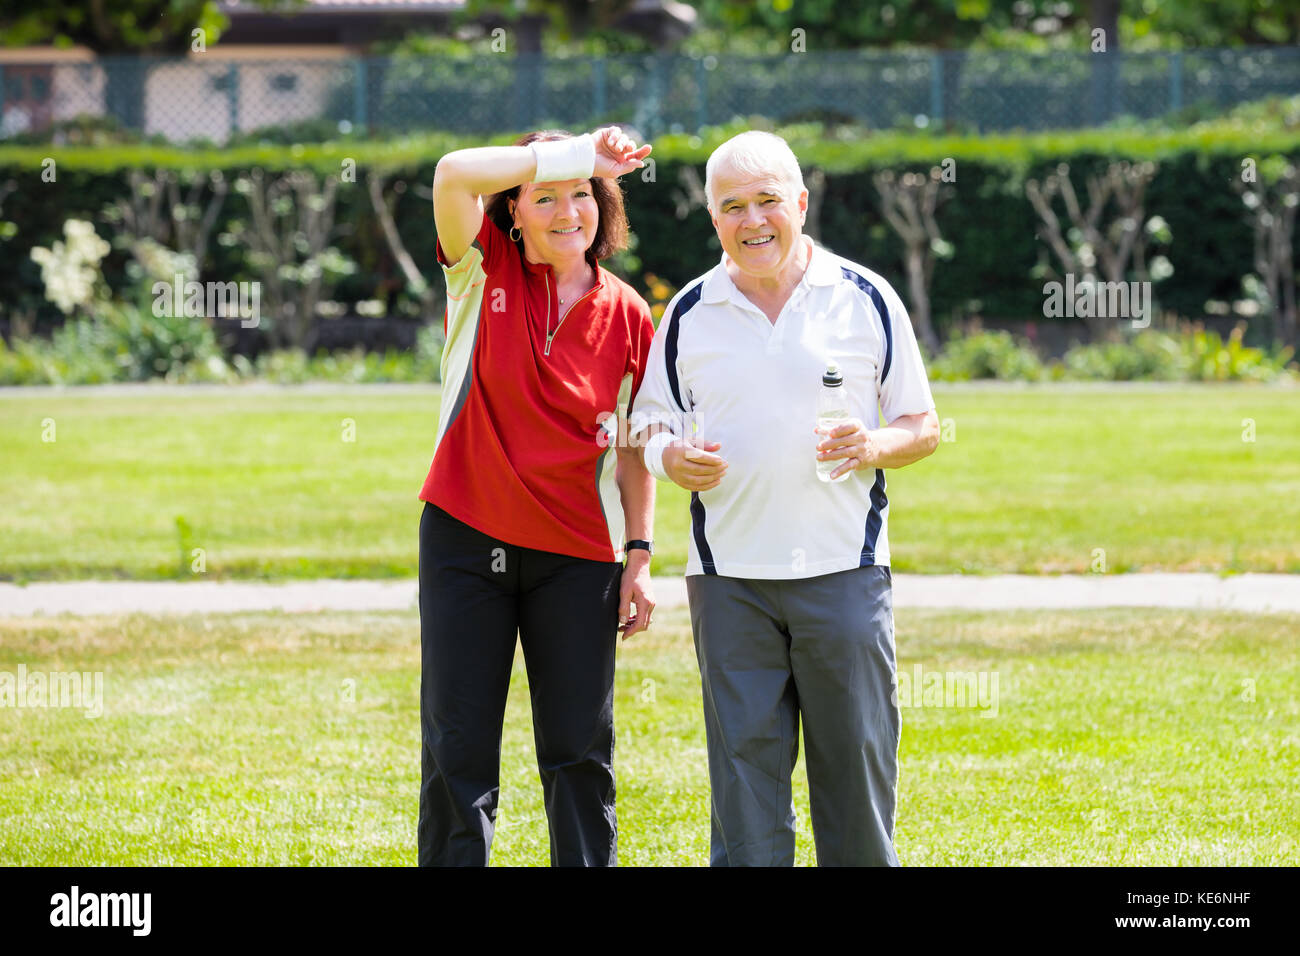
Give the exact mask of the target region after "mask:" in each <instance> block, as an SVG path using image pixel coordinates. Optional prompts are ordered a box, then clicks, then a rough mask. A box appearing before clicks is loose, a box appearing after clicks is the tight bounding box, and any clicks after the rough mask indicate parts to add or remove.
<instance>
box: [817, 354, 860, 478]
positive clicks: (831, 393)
mask: <svg viewBox="0 0 1300 956" xmlns="http://www.w3.org/2000/svg"><path fill="white" fill-rule="evenodd" d="M849 417H851V416H850V415H849V399H848V395H847V394H846V393H845V391H844V376H843V375H842V374H840V370H839V367H838V366H837V365H836V364H835V363H834V362H830V363H828V364H827V366H826V372H825V374H823V375H822V390H821V393H820V394H819V395H818V396H817V428H818V429H819V430H820V431H821V432H822V433H823V435H822V437H823V438H824V437H826V436H825V433H826V432H829V431H831V429H833V428H835V426H837V425H839V424H840V423H841V422H843V421H844V420H845V419H847V418H849ZM820 440H821V439H818V441H820ZM846 462H848V459H847V458H829V459H826V460H822V459H820V458H819V459H817V477H818V478H820V479H821V480H822V481H832V480H834V481H837V482H839V481H844V480H845V479H846V478H848V477H849V476H850V475H852V474H853V472H852V471H851V470H850V471H846V472H845V473H844V474H842V475H840V476H839V477H838V478H835V479H832V478H831V472H832V471H834V470H835V469H836V468H838V467H840V465H843V464H845V463H846Z"/></svg>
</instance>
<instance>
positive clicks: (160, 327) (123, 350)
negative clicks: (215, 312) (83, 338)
mask: <svg viewBox="0 0 1300 956" xmlns="http://www.w3.org/2000/svg"><path fill="white" fill-rule="evenodd" d="M98 311H99V318H100V322H101V323H102V332H103V346H104V348H105V349H106V350H107V352H108V354H109V355H110V356H111V357H112V358H113V361H115V362H116V363H117V365H118V367H119V369H120V373H119V378H120V379H122V380H125V381H129V382H145V381H148V380H149V379H153V378H167V379H174V378H176V377H177V376H179V375H180V374H181V372H182V370H183V369H184V368H185V366H186V365H188V364H189V363H191V362H206V361H207V360H208V359H209V358H212V357H218V358H219V357H220V355H221V351H220V349H219V348H218V346H217V339H216V336H215V335H214V334H213V332H212V327H211V326H209V325H208V323H207V320H206V319H203V318H191V317H188V316H185V315H177V316H171V315H162V316H156V315H153V314H152V313H151V312H147V311H145V310H144V309H139V308H135V307H133V306H131V305H123V304H121V303H116V302H112V303H107V304H104V305H101V306H100V307H99V310H98Z"/></svg>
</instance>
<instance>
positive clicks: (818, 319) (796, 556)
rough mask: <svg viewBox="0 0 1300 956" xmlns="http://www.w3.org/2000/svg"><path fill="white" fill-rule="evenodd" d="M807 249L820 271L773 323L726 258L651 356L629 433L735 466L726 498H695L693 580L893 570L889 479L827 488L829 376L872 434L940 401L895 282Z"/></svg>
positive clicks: (671, 312)
mask: <svg viewBox="0 0 1300 956" xmlns="http://www.w3.org/2000/svg"><path fill="white" fill-rule="evenodd" d="M804 241H805V242H806V243H808V244H809V245H810V246H811V247H812V257H811V260H810V262H809V265H808V268H807V270H806V271H805V272H804V276H803V279H802V281H801V282H800V283H799V285H798V286H797V287H796V289H795V290H794V292H793V293H792V294H791V296H790V299H789V300H788V301H787V302H786V304H785V306H784V307H783V308H782V310H781V314H780V316H779V317H778V318H777V320H776V322H775V323H772V322H770V321H769V320H768V318H767V316H766V315H764V314H763V313H762V311H761V310H760V309H759V308H758V307H757V306H755V305H754V304H752V303H751V302H750V301H749V300H748V299H746V298H745V296H744V295H743V294H742V293H741V292H740V290H739V289H737V288H736V285H735V283H734V282H732V281H731V277H730V276H729V275H728V274H727V269H726V262H727V259H728V257H727V255H726V253H725V252H724V253H723V255H722V260H721V261H720V262H719V264H718V265H717V266H715V267H714V268H713V269H712V270H711V271H709V272H708V273H706V274H705V275H702V276H700V277H699V278H697V279H694V280H692V281H691V282H689V283H687V284H686V286H685V287H684V288H683V289H682V290H681V291H680V292H678V293H677V295H676V296H674V297H673V299H672V301H671V302H670V303H669V305H668V308H667V310H666V311H665V312H664V317H663V320H662V321H661V322H660V324H659V328H658V330H657V331H656V333H655V337H654V342H653V343H652V345H651V347H650V356H649V360H648V368H647V370H646V374H645V378H644V380H643V381H642V383H641V388H640V390H639V391H638V392H637V394H636V397H635V399H634V400H633V404H632V412H631V416H630V427H629V432H630V433H632V434H635V433H636V432H637V431H638V430H640V429H642V428H644V427H646V426H647V425H649V424H651V423H654V422H659V423H662V424H664V425H666V426H668V428H669V429H671V430H672V431H673V432H674V433H675V434H677V435H678V436H679V437H681V436H682V435H683V434H684V433H689V432H690V431H691V429H692V428H694V430H695V434H696V435H697V436H698V437H699V438H701V439H708V440H710V441H716V442H720V443H721V445H722V447H721V449H719V451H718V452H717V454H719V455H721V456H722V457H723V458H725V459H726V461H727V463H728V469H727V473H726V475H725V476H724V477H723V479H722V481H721V483H720V484H719V485H718V486H717V487H716V488H713V489H710V490H709V491H705V492H702V493H701V492H696V493H692V495H691V540H690V558H689V560H688V562H687V566H686V573H687V574H688V575H691V574H720V575H724V576H727V577H743V578H803V577H813V576H816V575H819V574H829V573H831V572H834V571H845V570H848V569H850V568H857V567H865V566H867V565H873V564H878V565H888V564H889V535H888V527H887V525H888V517H889V500H888V498H887V497H886V495H885V473H884V471H883V469H875V470H874V471H863V470H859V471H855V472H853V473H852V475H851V476H850V477H849V479H848V480H846V481H842V482H835V483H828V482H823V481H820V480H818V478H817V474H816V468H817V458H816V455H817V450H816V445H817V443H818V441H820V436H818V435H816V434H815V433H814V431H813V429H814V428H815V427H816V425H817V397H818V393H819V391H820V389H821V377H822V373H823V372H824V371H825V370H826V364H827V362H828V361H833V362H834V363H835V364H836V365H838V366H839V367H840V369H841V370H842V372H843V374H844V385H843V386H842V387H843V388H844V389H845V391H846V392H847V393H848V395H847V397H848V400H849V408H850V413H851V414H852V415H853V416H854V417H857V418H860V419H861V420H862V421H863V422H865V423H866V424H867V426H868V427H869V428H878V427H880V424H881V422H882V421H883V422H884V423H885V424H888V423H890V422H892V421H894V420H895V419H897V418H899V417H900V416H903V415H914V414H919V413H921V412H926V411H929V410H930V409H932V408H934V399H933V397H932V396H931V394H930V384H929V381H928V380H927V378H926V374H925V366H924V364H923V362H922V360H921V352H920V349H919V348H918V347H917V344H916V336H915V334H914V333H913V332H912V323H911V321H910V320H909V319H908V317H907V312H906V310H905V309H904V308H903V303H902V301H901V300H900V299H899V298H898V295H897V294H896V293H895V292H894V290H893V289H892V288H891V287H890V285H889V283H888V282H886V281H885V280H884V279H882V278H881V277H880V276H878V275H877V274H876V273H874V272H872V271H871V270H869V269H865V268H863V267H862V266H860V265H858V264H857V263H855V262H850V261H849V260H847V259H844V258H843V257H841V256H837V255H835V254H834V253H832V252H830V251H829V250H828V249H825V248H823V247H821V246H819V245H817V244H816V243H814V242H813V241H812V240H811V239H810V238H808V237H804ZM882 413H883V417H882Z"/></svg>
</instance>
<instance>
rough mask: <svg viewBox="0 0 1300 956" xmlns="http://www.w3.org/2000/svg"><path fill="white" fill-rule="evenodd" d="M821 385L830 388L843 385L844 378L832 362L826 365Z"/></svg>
mask: <svg viewBox="0 0 1300 956" xmlns="http://www.w3.org/2000/svg"><path fill="white" fill-rule="evenodd" d="M822 384H823V385H828V386H830V387H831V388H834V387H835V386H837V385H843V384H844V376H843V375H841V374H840V367H839V366H838V365H836V364H835V363H834V362H827V363H826V372H825V373H824V374H823V375H822Z"/></svg>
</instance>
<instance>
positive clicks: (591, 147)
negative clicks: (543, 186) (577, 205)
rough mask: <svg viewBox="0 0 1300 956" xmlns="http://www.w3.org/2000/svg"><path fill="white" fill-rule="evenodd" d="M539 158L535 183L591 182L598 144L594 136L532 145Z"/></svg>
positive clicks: (535, 154) (534, 153) (547, 141)
mask: <svg viewBox="0 0 1300 956" xmlns="http://www.w3.org/2000/svg"><path fill="white" fill-rule="evenodd" d="M529 145H530V146H531V147H532V149H533V155H534V156H535V157H537V175H536V176H534V177H533V182H535V183H563V182H567V181H568V180H570V179H590V178H591V174H592V173H594V172H595V171H596V143H595V141H594V140H593V139H592V138H591V134H589V133H584V134H582V135H581V136H571V137H569V138H568V139H556V140H546V141H544V142H537V143H530V144H529Z"/></svg>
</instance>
